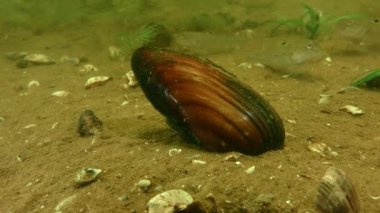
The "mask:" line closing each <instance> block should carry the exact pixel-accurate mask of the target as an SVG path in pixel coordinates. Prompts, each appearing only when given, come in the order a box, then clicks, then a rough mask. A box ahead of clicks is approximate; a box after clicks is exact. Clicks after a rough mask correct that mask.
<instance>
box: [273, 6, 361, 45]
mask: <svg viewBox="0 0 380 213" xmlns="http://www.w3.org/2000/svg"><path fill="white" fill-rule="evenodd" d="M302 6H303V7H304V13H303V15H302V16H301V17H299V18H295V19H284V20H280V21H275V22H276V23H277V24H276V26H275V27H274V28H273V29H272V32H271V34H272V35H274V34H276V33H277V32H278V31H279V30H280V28H282V27H286V28H288V29H290V30H295V31H301V32H304V33H306V34H307V37H308V38H309V39H316V38H317V37H318V35H319V33H320V31H321V30H323V29H327V28H328V27H330V26H331V25H334V24H337V23H339V22H341V21H344V20H352V19H358V18H363V17H365V16H364V15H363V14H356V13H354V14H348V15H343V16H338V17H325V16H323V15H322V12H321V11H318V10H316V9H314V8H312V7H310V6H309V5H307V4H305V3H302Z"/></svg>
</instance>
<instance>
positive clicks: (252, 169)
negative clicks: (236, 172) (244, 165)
mask: <svg viewBox="0 0 380 213" xmlns="http://www.w3.org/2000/svg"><path fill="white" fill-rule="evenodd" d="M255 170H256V166H251V167H249V168H248V169H247V170H245V173H247V174H252V173H254V172H255Z"/></svg>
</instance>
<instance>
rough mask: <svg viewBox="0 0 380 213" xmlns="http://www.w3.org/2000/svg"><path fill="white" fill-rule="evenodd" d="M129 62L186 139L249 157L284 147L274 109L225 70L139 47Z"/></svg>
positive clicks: (156, 104)
mask: <svg viewBox="0 0 380 213" xmlns="http://www.w3.org/2000/svg"><path fill="white" fill-rule="evenodd" d="M131 63H132V69H133V72H134V74H135V76H136V79H137V80H138V82H139V83H140V86H141V88H142V90H143V92H144V93H145V95H146V97H147V98H148V99H149V101H150V102H151V103H152V105H153V106H154V107H155V108H156V109H157V110H158V111H159V112H160V113H161V114H163V115H164V116H165V117H166V119H167V122H168V124H169V125H170V126H171V127H172V128H174V129H175V130H176V131H178V132H179V133H180V134H181V135H182V136H183V137H184V138H185V139H186V140H188V141H190V142H192V143H196V144H200V145H203V146H204V147H205V148H206V149H208V150H211V151H217V152H228V151H239V152H242V153H244V154H251V155H254V154H260V153H263V152H265V151H267V150H270V149H278V148H281V147H282V146H283V143H284V135H285V133H284V127H283V123H282V120H281V119H280V117H279V115H278V114H277V112H276V111H275V110H274V109H273V108H272V107H271V106H270V105H269V103H268V102H267V101H265V100H264V99H263V98H262V97H261V96H260V95H259V94H258V93H257V92H255V91H253V90H252V89H251V88H250V87H249V86H247V85H245V84H244V83H242V82H240V81H239V80H238V79H237V78H236V77H235V76H233V75H232V74H230V73H229V72H227V71H225V70H224V69H223V68H221V67H219V66H217V65H215V64H213V63H212V62H210V61H207V60H201V59H199V58H196V57H193V56H189V55H186V54H182V53H178V52H175V51H172V50H165V49H157V48H150V47H141V48H139V49H137V50H136V51H135V53H134V54H133V56H132V59H131Z"/></svg>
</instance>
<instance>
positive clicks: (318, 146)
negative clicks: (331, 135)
mask: <svg viewBox="0 0 380 213" xmlns="http://www.w3.org/2000/svg"><path fill="white" fill-rule="evenodd" d="M307 148H308V149H309V150H310V151H312V152H315V153H318V154H319V155H321V156H322V157H326V155H327V154H330V155H332V156H337V155H338V153H337V152H335V151H333V150H332V149H331V147H329V146H327V145H326V144H325V143H310V144H309V145H308V146H307Z"/></svg>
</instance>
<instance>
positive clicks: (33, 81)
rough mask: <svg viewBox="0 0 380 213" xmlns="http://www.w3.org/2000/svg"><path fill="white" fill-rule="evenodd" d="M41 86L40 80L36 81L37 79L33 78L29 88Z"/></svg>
mask: <svg viewBox="0 0 380 213" xmlns="http://www.w3.org/2000/svg"><path fill="white" fill-rule="evenodd" d="M38 86H40V82H38V81H36V80H32V81H30V82H29V83H28V88H31V87H38Z"/></svg>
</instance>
